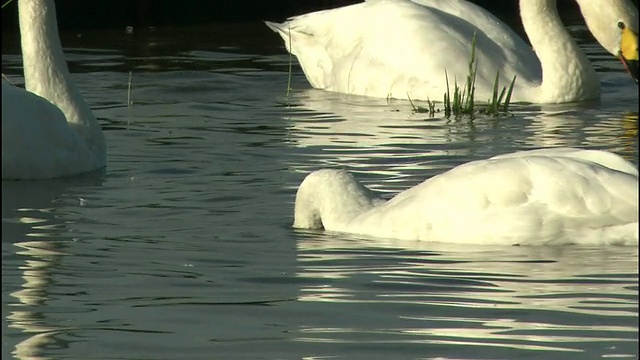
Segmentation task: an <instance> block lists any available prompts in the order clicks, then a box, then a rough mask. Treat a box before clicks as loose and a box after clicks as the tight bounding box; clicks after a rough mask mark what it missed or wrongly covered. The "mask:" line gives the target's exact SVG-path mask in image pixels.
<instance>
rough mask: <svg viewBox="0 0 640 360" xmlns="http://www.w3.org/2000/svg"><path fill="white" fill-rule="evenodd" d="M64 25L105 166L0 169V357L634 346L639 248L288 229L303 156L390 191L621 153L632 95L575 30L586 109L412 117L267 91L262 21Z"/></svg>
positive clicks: (579, 350) (527, 353)
mask: <svg viewBox="0 0 640 360" xmlns="http://www.w3.org/2000/svg"><path fill="white" fill-rule="evenodd" d="M225 32H231V33H232V34H231V35H229V36H228V37H227V36H226V35H225V36H222V35H223V34H225ZM212 34H213V35H212ZM76 35H77V34H63V42H64V43H65V44H68V46H69V48H68V49H67V50H68V51H67V56H68V58H69V60H70V61H71V71H72V73H73V77H74V79H75V80H76V81H77V82H78V86H79V88H80V90H81V91H82V93H83V94H84V95H85V97H86V98H87V101H88V102H89V103H90V104H91V106H92V108H93V110H94V112H95V114H96V117H97V118H98V119H99V121H100V122H101V124H102V126H103V129H104V130H105V136H106V137H107V142H108V146H109V164H108V167H107V169H106V173H104V174H94V175H93V176H87V177H80V178H77V179H72V180H58V181H44V182H3V184H2V195H3V199H2V218H3V226H2V235H3V236H2V238H3V242H2V246H3V248H2V249H3V268H2V269H3V317H4V319H5V322H4V325H3V355H4V356H6V357H10V356H13V357H15V358H19V359H47V358H48V359H83V360H87V359H125V358H130V359H133V358H135V359H138V360H142V359H144V360H151V359H153V360H157V359H212V358H219V359H276V358H279V359H301V358H342V359H390V358H393V359H415V358H441V359H445V358H446V359H454V358H455V359H462V358H464V359H479V358H481V359H517V358H533V359H538V358H562V359H564V358H569V359H592V358H602V357H603V356H606V357H619V358H633V356H632V355H634V354H636V353H637V350H636V346H637V334H638V324H637V317H638V296H637V291H638V271H637V266H638V249H629V248H628V247H625V248H622V249H621V248H587V247H567V248H529V247H522V248H519V247H508V248H504V247H469V246H450V245H443V244H433V245H432V244H427V243H417V242H406V241H386V242H385V241H384V240H380V239H378V240H376V241H372V240H366V239H362V238H357V237H345V236H340V235H335V234H332V235H329V234H322V233H317V232H301V231H294V230H292V229H291V228H290V226H291V222H292V213H293V199H294V194H295V189H296V188H297V186H298V184H299V183H300V181H302V179H303V178H304V176H305V174H306V173H307V172H308V171H311V170H315V169H318V168H321V167H341V168H347V169H349V170H351V171H356V172H359V173H360V174H359V175H358V178H359V179H363V181H364V183H365V184H367V185H371V184H373V185H374V186H373V187H374V188H375V189H376V190H378V191H383V192H387V193H388V194H389V195H392V194H394V193H396V192H398V191H401V190H404V189H406V188H408V187H411V186H414V185H415V184H417V183H419V182H421V181H423V180H424V179H425V178H428V177H430V176H433V175H436V174H438V173H441V172H443V171H446V170H448V169H450V168H452V167H454V166H456V165H459V164H461V163H464V162H468V161H472V160H476V159H481V158H486V157H489V156H493V155H496V154H499V153H505V152H510V151H516V150H523V149H529V148H537V147H548V146H581V147H586V148H599V149H609V150H613V151H615V152H617V153H619V154H621V155H623V156H625V157H627V158H628V159H630V160H631V161H633V162H635V163H637V162H638V139H637V137H636V135H637V130H638V112H637V106H638V105H637V104H638V103H637V90H636V89H637V88H636V87H635V86H634V85H633V84H631V83H630V80H629V79H628V76H627V75H626V74H625V73H623V72H622V70H621V66H620V64H619V62H618V61H617V60H616V59H613V58H611V57H610V56H609V55H608V54H606V53H605V52H604V51H603V50H602V49H601V48H599V47H596V46H595V45H593V44H584V46H585V48H587V50H588V52H589V56H590V57H591V58H592V59H593V60H594V62H595V63H596V65H597V66H598V69H599V73H600V75H601V76H602V77H603V97H602V99H601V101H599V102H593V103H583V104H566V105H554V106H529V105H526V106H525V105H517V106H514V108H513V114H512V116H508V117H500V118H493V117H487V116H478V117H477V118H476V119H475V120H473V121H469V120H467V119H463V120H458V121H456V120H447V119H444V118H442V116H440V115H436V116H435V117H429V116H425V115H424V114H415V113H413V112H412V110H411V105H410V104H409V103H408V102H405V101H394V102H387V101H386V100H384V99H368V98H362V97H357V96H345V95H341V94H334V93H328V92H322V91H318V90H313V89H309V85H308V83H307V81H306V79H305V78H304V75H303V74H302V72H301V70H300V68H299V67H298V66H297V64H296V63H295V62H294V64H293V73H292V83H291V87H292V89H293V91H292V92H291V94H289V95H288V96H287V92H286V89H287V86H288V84H287V82H288V81H287V72H288V66H289V63H288V62H289V57H288V56H287V55H286V53H285V51H284V49H283V48H282V44H281V41H280V39H279V38H278V37H277V36H273V34H272V33H271V32H270V31H269V30H268V29H267V28H266V27H264V25H263V24H261V23H260V24H257V23H256V24H253V25H251V26H244V25H242V26H240V25H236V26H231V25H229V26H214V27H212V28H208V27H198V28H192V29H156V30H151V29H147V30H142V31H136V33H135V36H127V35H125V34H124V33H108V32H107V33H105V32H102V31H98V32H88V33H83V34H82V36H76ZM214 35H215V36H214ZM5 39H6V38H5V34H3V55H2V59H3V72H4V73H5V74H7V75H8V76H9V78H10V79H11V80H12V81H13V82H15V83H16V84H22V83H23V79H22V77H21V73H22V70H21V59H20V56H19V53H18V51H17V50H16V49H17V47H16V46H17V43H16V41H15V40H16V38H15V36H14V37H11V36H8V40H9V41H5ZM583 43H584V41H583ZM130 71H131V92H130V93H129V91H128V90H129V74H130V73H129V72H130ZM627 84H628V85H629V86H631V87H628V86H627ZM129 95H130V96H131V101H132V104H129V105H127V99H128V96H129Z"/></svg>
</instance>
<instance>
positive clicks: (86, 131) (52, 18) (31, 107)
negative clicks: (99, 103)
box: [2, 0, 107, 179]
mask: <svg viewBox="0 0 640 360" xmlns="http://www.w3.org/2000/svg"><path fill="white" fill-rule="evenodd" d="M18 12H19V21H20V35H21V43H22V59H23V63H24V78H25V87H26V91H25V90H23V89H21V88H18V87H15V86H13V85H11V84H9V83H8V82H7V81H5V80H3V81H2V179H48V178H55V177H62V176H70V175H75V174H80V173H84V172H88V171H91V170H96V169H99V168H103V167H104V166H105V165H106V160H107V154H106V144H105V139H104V135H103V133H102V130H101V128H100V124H99V123H98V121H97V120H96V118H95V117H94V116H93V113H92V112H91V109H90V108H89V106H88V105H87V103H86V102H85V101H84V99H83V98H82V96H81V95H80V92H79V91H78V89H77V88H76V87H75V85H74V84H73V81H72V80H71V75H70V74H69V69H68V68H67V64H66V62H65V57H64V53H63V52H62V45H61V44H60V38H59V37H58V26H57V22H56V12H55V4H54V2H53V0H18Z"/></svg>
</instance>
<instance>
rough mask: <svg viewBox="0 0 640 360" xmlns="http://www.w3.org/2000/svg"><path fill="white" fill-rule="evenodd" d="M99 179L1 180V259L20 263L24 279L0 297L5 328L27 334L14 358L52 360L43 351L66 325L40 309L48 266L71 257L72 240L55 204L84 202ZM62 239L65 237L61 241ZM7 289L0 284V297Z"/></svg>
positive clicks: (47, 294) (44, 302) (47, 289)
mask: <svg viewBox="0 0 640 360" xmlns="http://www.w3.org/2000/svg"><path fill="white" fill-rule="evenodd" d="M100 183H101V174H100V173H96V174H91V175H88V176H85V177H82V178H78V179H70V180H66V179H62V180H52V181H47V182H46V183H40V182H37V181H3V183H2V248H3V261H6V262H9V261H11V262H14V261H15V262H17V263H21V265H19V266H18V270H19V273H21V276H20V277H21V280H22V282H21V284H19V289H17V290H12V291H10V293H9V296H10V298H9V299H11V300H9V301H7V300H4V296H3V314H5V318H6V321H7V323H8V326H9V328H14V329H19V330H20V331H22V332H23V333H25V334H28V336H27V337H26V338H25V339H24V340H21V341H20V342H18V343H17V344H16V345H15V349H14V350H13V351H12V355H13V356H14V357H15V358H17V359H39V360H43V359H52V358H51V357H48V356H44V355H43V354H42V353H43V350H44V349H46V348H49V347H51V346H53V347H57V346H59V345H60V344H59V342H58V340H56V339H55V335H57V334H59V333H61V332H62V331H64V330H66V329H67V328H65V327H62V326H60V324H55V325H54V324H52V322H51V321H50V320H48V319H47V318H48V316H47V315H46V314H45V313H43V312H42V310H41V309H42V308H46V306H47V304H48V301H49V300H50V296H51V295H50V292H51V286H52V285H53V284H54V283H55V280H54V279H53V278H52V274H51V269H52V268H55V267H56V266H57V265H58V264H59V263H60V262H61V261H62V259H63V258H64V257H65V256H68V255H70V254H68V253H67V252H66V251H65V248H66V247H67V246H68V245H67V243H68V242H69V241H71V238H69V235H68V234H67V233H68V231H69V228H68V226H67V225H68V221H65V218H67V217H68V214H65V213H61V212H60V209H59V204H57V203H59V202H61V201H65V200H63V199H65V198H66V199H68V200H71V201H74V202H75V201H77V205H78V206H83V205H84V204H85V203H86V201H87V200H86V199H84V198H83V195H82V194H83V191H82V190H81V189H82V188H85V187H88V186H99V185H100ZM65 238H67V239H68V240H63V239H65ZM11 246H14V247H16V248H17V250H16V251H11V253H12V255H10V256H6V255H5V254H7V252H8V249H7V248H8V247H11ZM13 254H15V255H13ZM3 274H4V271H3ZM3 280H4V277H3ZM3 283H4V281H3ZM16 285H17V284H16ZM11 288H13V286H12V285H7V287H5V286H3V295H4V291H6V290H8V289H11ZM3 333H4V331H3Z"/></svg>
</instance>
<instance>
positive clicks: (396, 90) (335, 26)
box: [267, 0, 638, 103]
mask: <svg viewBox="0 0 640 360" xmlns="http://www.w3.org/2000/svg"><path fill="white" fill-rule="evenodd" d="M577 1H578V4H579V5H580V8H581V10H582V13H583V15H584V17H585V18H586V22H587V25H588V26H589V29H590V30H591V32H592V33H593V34H594V35H595V37H596V39H597V40H598V41H599V42H600V43H601V44H602V45H603V46H604V47H605V48H606V49H607V51H609V52H610V53H612V54H614V55H616V56H619V57H620V58H621V59H622V60H623V63H624V64H625V66H627V69H628V70H629V72H630V73H631V74H632V76H634V77H635V78H636V81H637V75H638V74H637V72H638V62H637V60H638V38H637V35H636V34H637V26H638V13H637V9H636V8H635V7H634V6H633V5H632V4H631V3H630V2H629V0H577ZM520 14H521V17H522V23H523V25H524V28H525V31H526V33H527V35H528V37H529V40H530V41H531V44H532V45H533V50H532V49H531V47H530V46H529V45H527V43H526V42H525V41H524V40H522V39H521V38H520V37H519V36H518V35H516V34H515V33H514V32H513V31H512V30H511V29H509V27H507V26H506V25H504V24H503V23H502V22H501V21H500V20H498V19H497V18H496V17H495V16H493V15H492V14H490V13H489V12H487V11H486V10H484V9H483V8H481V7H479V6H477V5H475V4H472V3H470V2H467V1H464V0H411V1H410V0H368V1H365V2H364V3H359V4H355V5H350V6H345V7H341V8H337V9H332V10H324V11H318V12H314V13H310V14H306V15H301V16H297V17H293V18H291V19H290V20H289V21H287V22H285V23H282V24H276V23H271V22H267V25H268V26H269V27H270V28H271V29H272V30H274V31H275V32H277V33H278V34H279V35H280V36H281V37H282V38H283V39H284V43H285V46H286V47H287V49H288V50H289V51H290V52H291V53H292V54H293V55H295V56H296V57H297V58H298V60H299V62H300V64H301V66H302V69H303V71H304V73H305V75H306V77H307V79H308V80H309V82H310V83H311V85H312V86H313V87H315V88H318V89H325V90H330V91H337V92H342V93H349V94H356V95H366V96H374V97H383V98H384V97H392V98H400V99H406V98H407V97H408V96H410V97H411V98H412V99H422V100H427V99H432V100H433V99H442V97H443V94H444V93H445V92H446V91H447V83H446V81H445V70H446V73H447V75H448V78H449V81H450V82H453V81H454V79H457V81H458V82H464V81H465V79H466V77H467V76H468V74H469V59H470V52H471V42H472V41H471V40H472V39H473V37H474V34H475V36H476V39H477V42H476V47H475V57H476V61H477V63H476V64H477V69H478V70H477V76H476V82H475V87H476V90H475V94H476V98H477V99H480V100H485V99H489V98H490V97H491V94H492V92H493V88H494V82H495V79H496V74H499V82H500V86H501V87H502V86H508V85H509V84H510V83H511V81H512V79H513V77H514V76H516V82H515V86H514V90H513V96H512V99H513V100H514V101H523V102H533V103H561V102H570V101H578V100H586V99H595V98H598V97H599V95H600V81H599V79H598V76H597V75H596V72H595V70H594V69H593V67H592V66H591V63H590V62H589V60H588V59H587V57H586V55H585V54H584V52H583V51H582V50H581V49H580V48H579V47H578V45H577V44H576V43H575V41H573V39H572V38H571V36H570V34H569V33H568V31H567V30H566V29H565V27H564V26H563V24H562V22H561V20H560V17H559V15H558V11H557V7H556V0H520ZM460 84H461V85H462V83H460ZM451 86H453V83H451Z"/></svg>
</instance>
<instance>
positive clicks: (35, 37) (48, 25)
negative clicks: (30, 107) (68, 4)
mask: <svg viewBox="0 0 640 360" xmlns="http://www.w3.org/2000/svg"><path fill="white" fill-rule="evenodd" d="M18 13H19V22H20V38H21V45H22V61H23V66H24V78H25V87H26V89H27V90H28V91H30V92H32V93H34V94H37V95H39V96H41V97H43V98H45V99H47V100H49V101H50V102H51V103H53V104H54V105H56V106H58V107H59V108H60V110H62V112H63V113H64V114H65V116H66V117H67V121H68V122H77V123H83V122H85V121H86V119H87V118H89V119H93V120H94V121H95V119H94V118H93V114H91V111H90V109H89V107H88V105H87V104H86V103H85V101H84V100H83V99H82V96H81V95H80V93H79V92H78V90H77V89H76V87H75V86H74V84H73V81H72V80H71V75H70V74H69V68H68V67H67V63H66V60H65V56H64V53H63V51H62V45H61V44H60V38H59V37H58V24H57V21H56V9H55V4H54V2H53V0H19V1H18Z"/></svg>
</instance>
